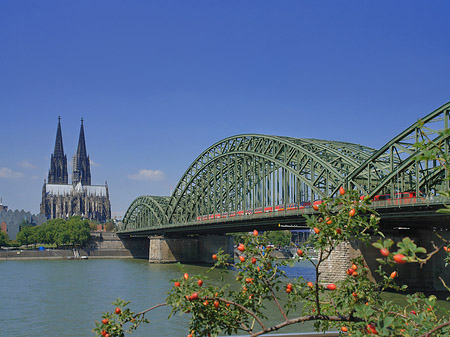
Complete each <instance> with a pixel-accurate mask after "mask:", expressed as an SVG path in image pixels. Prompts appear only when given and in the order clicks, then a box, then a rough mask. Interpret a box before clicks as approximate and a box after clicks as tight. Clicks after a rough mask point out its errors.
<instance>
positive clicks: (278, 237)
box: [267, 230, 291, 247]
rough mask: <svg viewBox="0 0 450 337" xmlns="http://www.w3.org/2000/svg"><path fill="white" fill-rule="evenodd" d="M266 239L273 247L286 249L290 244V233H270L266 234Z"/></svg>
mask: <svg viewBox="0 0 450 337" xmlns="http://www.w3.org/2000/svg"><path fill="white" fill-rule="evenodd" d="M267 239H268V240H269V242H270V243H271V244H272V245H274V246H275V247H286V246H289V244H290V243H291V232H290V231H288V230H285V231H270V232H267Z"/></svg>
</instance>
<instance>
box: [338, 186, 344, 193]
mask: <svg viewBox="0 0 450 337" xmlns="http://www.w3.org/2000/svg"><path fill="white" fill-rule="evenodd" d="M339 194H340V195H344V194H345V189H344V188H343V187H342V186H341V187H339Z"/></svg>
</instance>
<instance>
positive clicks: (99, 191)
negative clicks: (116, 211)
mask: <svg viewBox="0 0 450 337" xmlns="http://www.w3.org/2000/svg"><path fill="white" fill-rule="evenodd" d="M75 193H86V195H88V196H97V197H106V196H107V195H108V191H107V187H106V186H105V185H89V186H83V185H81V183H78V184H77V185H76V186H75V187H74V186H73V185H61V184H45V194H47V195H55V196H64V195H71V194H75Z"/></svg>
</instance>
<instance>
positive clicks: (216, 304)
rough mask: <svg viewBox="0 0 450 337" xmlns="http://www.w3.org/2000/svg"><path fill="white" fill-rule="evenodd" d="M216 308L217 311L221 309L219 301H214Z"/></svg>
mask: <svg viewBox="0 0 450 337" xmlns="http://www.w3.org/2000/svg"><path fill="white" fill-rule="evenodd" d="M214 308H216V309H218V308H219V301H214Z"/></svg>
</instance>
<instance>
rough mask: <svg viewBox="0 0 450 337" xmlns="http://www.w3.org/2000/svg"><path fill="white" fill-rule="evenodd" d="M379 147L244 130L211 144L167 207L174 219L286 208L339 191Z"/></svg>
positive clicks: (168, 214)
mask: <svg viewBox="0 0 450 337" xmlns="http://www.w3.org/2000/svg"><path fill="white" fill-rule="evenodd" d="M374 152H375V150H374V149H370V148H367V147H364V146H360V145H356V144H350V143H343V142H332V141H324V140H315V139H296V138H289V137H278V136H267V135H258V134H246V135H238V136H233V137H229V138H226V139H224V140H221V141H219V142H218V143H216V144H214V145H212V146H211V147H209V148H208V149H206V150H205V151H204V152H203V153H202V154H200V155H199V156H198V157H197V159H196V160H195V161H194V162H193V163H192V164H191V165H190V167H189V168H188V169H187V170H186V172H185V173H184V175H183V177H182V178H181V179H180V182H179V183H178V185H177V187H176V188H175V190H174V193H173V195H172V198H171V200H170V204H169V208H168V209H167V218H168V220H169V222H170V223H173V222H188V221H194V220H196V219H197V218H199V217H203V216H210V215H211V214H213V215H215V214H222V213H229V212H238V211H239V212H246V211H250V212H254V211H255V209H264V208H265V207H272V209H273V208H274V207H275V206H277V205H284V207H286V206H287V205H288V204H291V203H302V202H308V201H313V200H315V199H321V198H323V197H325V196H329V195H333V194H335V193H336V191H337V190H338V188H339V187H340V186H342V185H343V184H344V181H345V177H346V176H347V175H349V174H350V173H351V172H352V171H353V170H355V169H356V168H357V167H359V165H360V164H361V163H362V162H363V161H364V160H365V159H367V158H369V157H370V156H371V155H372V153H374Z"/></svg>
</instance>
